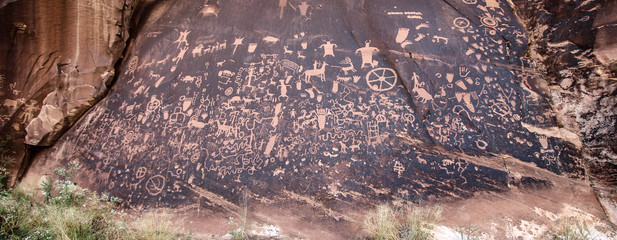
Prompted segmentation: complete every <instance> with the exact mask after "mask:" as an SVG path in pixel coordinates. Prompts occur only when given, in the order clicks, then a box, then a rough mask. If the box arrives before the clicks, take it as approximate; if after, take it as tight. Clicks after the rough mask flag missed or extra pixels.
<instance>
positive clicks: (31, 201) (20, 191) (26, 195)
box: [0, 163, 187, 240]
mask: <svg viewBox="0 0 617 240" xmlns="http://www.w3.org/2000/svg"><path fill="white" fill-rule="evenodd" d="M77 168H79V166H78V165H77V164H75V163H71V164H69V168H68V170H67V169H62V168H58V169H56V170H55V175H54V176H52V177H51V178H50V179H48V180H47V181H44V182H43V183H42V184H41V189H42V193H41V189H38V190H35V189H28V188H22V187H16V188H14V189H10V190H3V191H2V192H0V239H63V240H68V239H180V238H187V237H186V236H184V235H182V234H178V232H179V230H178V229H176V228H173V227H172V225H171V222H170V221H168V220H165V219H164V218H161V217H159V216H153V215H151V214H146V215H144V216H143V217H142V218H141V219H138V220H136V221H134V222H133V223H132V224H130V225H128V226H127V224H126V223H125V221H124V220H123V219H122V216H121V215H120V214H119V213H118V212H116V211H115V209H114V208H115V204H116V202H117V199H115V198H112V197H109V196H106V195H98V194H96V193H95V192H92V191H89V190H87V189H84V188H81V187H79V186H77V185H75V184H74V183H73V182H72V181H71V180H70V179H71V177H72V176H73V174H74V171H75V170H76V169H77Z"/></svg>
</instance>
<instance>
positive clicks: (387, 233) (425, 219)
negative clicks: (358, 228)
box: [364, 204, 441, 240]
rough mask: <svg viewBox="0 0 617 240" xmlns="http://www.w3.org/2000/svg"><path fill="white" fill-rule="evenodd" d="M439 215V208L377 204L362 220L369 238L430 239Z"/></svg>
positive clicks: (395, 239)
mask: <svg viewBox="0 0 617 240" xmlns="http://www.w3.org/2000/svg"><path fill="white" fill-rule="evenodd" d="M440 216H441V209H440V208H438V207H435V208H417V207H416V208H411V207H406V208H398V209H397V208H394V207H392V206H390V205H386V204H383V205H379V206H377V208H376V209H375V210H374V211H372V212H370V213H369V214H368V215H367V217H366V219H365V220H364V226H365V231H366V233H367V234H368V235H369V236H368V237H369V239H383V240H398V239H420V240H421V239H431V238H432V237H433V234H432V230H433V226H434V224H435V223H436V222H437V220H438V219H439V217H440Z"/></svg>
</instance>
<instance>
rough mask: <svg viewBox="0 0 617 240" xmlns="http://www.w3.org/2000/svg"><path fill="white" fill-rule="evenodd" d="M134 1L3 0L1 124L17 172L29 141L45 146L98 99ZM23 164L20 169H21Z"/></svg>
mask: <svg viewBox="0 0 617 240" xmlns="http://www.w3.org/2000/svg"><path fill="white" fill-rule="evenodd" d="M132 5H133V3H132V1H124V0H122V1H120V0H117V1H95V2H93V1H79V0H72V1H31V0H29V1H2V2H1V3H0V7H1V8H0V22H2V24H1V25H0V32H2V34H0V42H1V44H0V53H1V54H2V60H0V86H1V87H2V91H1V92H0V99H1V100H2V105H1V106H0V127H1V128H2V135H3V139H4V138H8V139H10V141H8V142H7V143H6V144H7V145H8V147H5V148H6V151H3V152H2V153H1V154H2V158H3V159H12V161H11V162H12V163H13V166H12V171H11V172H12V176H13V177H15V176H18V175H21V173H22V172H23V170H24V168H25V167H26V166H27V163H26V164H22V163H23V161H24V160H25V161H27V159H28V158H29V157H28V155H29V153H28V152H29V150H28V147H27V146H26V144H27V145H30V146H50V145H52V144H53V143H54V142H55V140H56V139H57V138H58V137H60V136H61V134H62V133H63V132H64V131H66V130H67V129H68V128H70V126H72V125H73V123H74V122H75V121H76V120H77V119H78V118H79V116H81V114H82V113H84V112H85V111H86V110H88V109H89V108H90V107H91V105H92V103H94V102H95V101H96V100H97V98H100V97H102V95H103V93H105V91H106V90H107V89H108V87H109V85H110V84H111V81H112V80H113V77H114V72H115V71H114V65H115V63H116V61H117V60H118V58H119V57H120V56H121V54H122V52H123V51H124V48H125V42H126V40H127V38H128V32H127V31H128V23H129V21H130V17H131V15H132V13H131V12H132ZM5 148H3V149H5ZM20 168H22V169H21V170H22V172H18V171H19V169H20Z"/></svg>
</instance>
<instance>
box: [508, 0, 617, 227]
mask: <svg viewBox="0 0 617 240" xmlns="http://www.w3.org/2000/svg"><path fill="white" fill-rule="evenodd" d="M517 4H518V5H519V6H521V11H520V12H522V13H524V14H521V15H523V16H524V18H525V19H526V21H527V26H528V28H529V29H530V32H531V33H532V34H533V35H534V40H533V42H534V50H533V52H536V53H537V54H535V55H534V56H535V57H536V60H537V62H538V63H539V66H538V68H539V70H544V71H545V79H546V80H547V82H548V84H549V88H550V89H551V95H552V97H551V98H552V102H553V107H554V109H555V110H556V113H557V116H558V121H559V123H560V124H561V125H562V126H563V127H564V128H565V129H563V130H562V131H567V132H573V133H578V135H579V136H580V139H581V141H582V143H583V146H584V150H583V151H584V152H585V159H586V163H587V167H588V173H589V177H590V178H591V180H592V181H593V183H594V187H595V188H596V189H597V190H598V195H599V198H600V200H601V202H602V203H603V205H604V207H605V208H606V210H607V212H608V213H609V216H610V217H611V219H612V221H613V222H614V223H617V211H616V210H617V204H616V203H617V202H616V199H617V192H616V191H615V189H616V187H617V185H616V183H617V174H616V172H615V171H616V169H617V138H615V135H616V134H617V129H616V127H615V126H616V125H617V97H616V96H617V78H615V77H616V76H617V75H616V73H617V71H616V70H617V69H615V68H614V67H613V66H614V65H615V64H616V63H617V59H615V52H616V51H617V48H616V44H617V39H615V38H614V37H609V36H614V35H615V34H617V28H616V27H615V24H616V23H617V22H616V21H617V18H616V17H615V14H613V13H614V12H615V11H616V10H617V1H569V2H568V1H549V2H546V3H544V1H519V2H518V3H517ZM534 9H539V10H538V11H537V12H534ZM566 129H567V130H566Z"/></svg>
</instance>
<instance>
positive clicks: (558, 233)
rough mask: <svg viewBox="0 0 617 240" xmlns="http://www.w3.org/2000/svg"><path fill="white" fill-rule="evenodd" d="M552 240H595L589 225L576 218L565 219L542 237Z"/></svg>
mask: <svg viewBox="0 0 617 240" xmlns="http://www.w3.org/2000/svg"><path fill="white" fill-rule="evenodd" d="M542 239H551V240H589V239H595V237H593V234H592V233H591V231H590V230H589V227H588V226H587V223H586V222H585V221H582V220H580V219H576V218H564V219H561V220H559V222H557V224H556V226H554V227H553V228H552V229H550V230H549V231H548V232H547V233H545V234H544V236H542Z"/></svg>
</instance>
